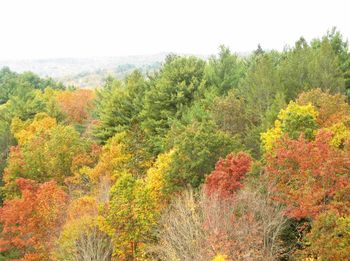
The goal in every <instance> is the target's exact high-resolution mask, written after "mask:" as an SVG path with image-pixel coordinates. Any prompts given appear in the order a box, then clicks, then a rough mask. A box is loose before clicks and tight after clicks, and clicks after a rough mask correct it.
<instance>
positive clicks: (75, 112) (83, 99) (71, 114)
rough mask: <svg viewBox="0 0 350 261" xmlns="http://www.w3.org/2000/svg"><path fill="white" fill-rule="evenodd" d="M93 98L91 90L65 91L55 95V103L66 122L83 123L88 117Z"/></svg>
mask: <svg viewBox="0 0 350 261" xmlns="http://www.w3.org/2000/svg"><path fill="white" fill-rule="evenodd" d="M93 98H94V92H93V91H92V90H77V91H74V92H70V91H65V92H62V93H60V94H58V95H57V102H58V105H59V108H60V109H61V110H62V112H63V113H64V114H65V116H66V117H67V120H68V122H70V123H83V121H84V120H87V119H88V117H89V111H90V110H91V108H92V107H93Z"/></svg>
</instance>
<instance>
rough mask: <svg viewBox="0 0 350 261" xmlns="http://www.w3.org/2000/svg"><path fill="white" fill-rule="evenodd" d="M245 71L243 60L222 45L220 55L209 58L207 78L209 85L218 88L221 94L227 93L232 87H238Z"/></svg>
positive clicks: (206, 71)
mask: <svg viewBox="0 0 350 261" xmlns="http://www.w3.org/2000/svg"><path fill="white" fill-rule="evenodd" d="M244 73H245V68H244V64H243V60H242V59H240V58H239V57H238V56H237V55H235V54H231V52H230V50H229V49H228V48H227V47H225V46H223V45H221V46H220V52H219V55H218V57H215V56H213V57H211V58H210V59H209V65H208V66H207V67H206V70H205V78H206V79H207V82H208V84H209V85H212V86H213V87H215V88H216V89H217V91H218V94H219V95H225V94H227V93H228V91H229V90H230V89H234V88H237V87H238V84H239V82H240V81H241V79H242V78H243V76H244Z"/></svg>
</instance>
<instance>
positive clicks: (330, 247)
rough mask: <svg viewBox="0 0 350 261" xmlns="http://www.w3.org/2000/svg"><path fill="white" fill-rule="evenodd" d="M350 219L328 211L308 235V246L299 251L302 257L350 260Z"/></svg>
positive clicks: (315, 222) (315, 221)
mask: <svg viewBox="0 0 350 261" xmlns="http://www.w3.org/2000/svg"><path fill="white" fill-rule="evenodd" d="M349 231H350V217H349V216H345V217H343V216H341V215H339V213H337V212H336V211H327V212H325V213H322V214H321V215H319V216H318V217H317V218H316V219H315V220H314V222H313V225H312V229H311V231H310V233H309V234H307V235H306V239H305V241H306V242H307V246H306V247H305V248H304V249H302V250H301V251H298V253H297V255H299V256H301V257H310V256H312V257H314V258H315V259H316V258H320V259H326V260H347V259H349V258H350V232H349Z"/></svg>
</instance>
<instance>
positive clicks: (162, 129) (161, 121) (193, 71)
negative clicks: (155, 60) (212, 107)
mask: <svg viewBox="0 0 350 261" xmlns="http://www.w3.org/2000/svg"><path fill="white" fill-rule="evenodd" d="M204 68H205V62H204V61H203V60H200V59H198V58H195V57H188V58H187V57H174V58H169V59H168V60H167V62H166V63H165V64H164V66H163V68H162V70H161V71H160V73H159V75H158V76H157V78H156V79H155V82H154V85H152V86H151V87H150V89H149V91H148V92H147V93H146V96H145V107H144V109H143V110H142V113H141V116H142V119H143V122H142V128H143V130H144V131H145V133H146V134H147V136H148V138H149V147H150V150H151V151H152V152H153V153H155V154H157V153H158V152H160V151H162V150H163V145H164V141H163V139H164V137H165V135H166V133H167V131H168V130H169V129H170V126H171V124H172V122H173V121H174V120H176V119H181V116H182V114H183V112H184V110H185V109H187V108H188V107H189V106H190V105H191V104H192V103H193V101H194V99H195V97H196V96H197V95H198V93H199V91H200V90H201V88H203V87H202V85H203V84H204V83H203V77H204Z"/></svg>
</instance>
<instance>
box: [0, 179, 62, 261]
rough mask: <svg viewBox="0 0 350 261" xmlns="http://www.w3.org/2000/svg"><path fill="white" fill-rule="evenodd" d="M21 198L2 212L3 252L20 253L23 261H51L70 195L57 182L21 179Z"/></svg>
mask: <svg viewBox="0 0 350 261" xmlns="http://www.w3.org/2000/svg"><path fill="white" fill-rule="evenodd" d="M17 184H18V187H19V189H20V191H21V194H22V196H21V198H16V199H12V200H8V201H5V202H4V206H3V207H2V208H1V209H0V223H1V224H2V231H1V233H0V251H7V250H17V251H19V252H20V253H21V254H22V256H23V259H21V260H47V259H48V258H49V255H50V251H51V249H52V248H53V244H54V241H55V239H56V237H57V235H58V232H59V229H60V227H61V225H62V223H63V222H64V215H65V211H66V206H67V201H68V200H67V195H66V193H65V192H64V191H63V190H62V189H61V188H59V187H58V186H57V184H56V183H55V182H54V181H50V182H46V183H43V184H39V183H37V182H35V181H32V180H27V179H18V180H17Z"/></svg>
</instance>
